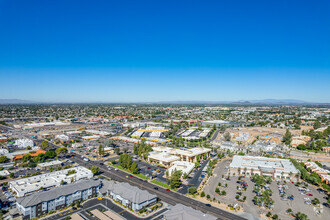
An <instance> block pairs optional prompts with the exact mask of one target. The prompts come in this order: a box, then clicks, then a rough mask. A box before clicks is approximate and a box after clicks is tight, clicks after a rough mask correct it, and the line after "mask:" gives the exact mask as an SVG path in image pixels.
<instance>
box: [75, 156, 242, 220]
mask: <svg viewBox="0 0 330 220" xmlns="http://www.w3.org/2000/svg"><path fill="white" fill-rule="evenodd" d="M74 155H75V157H74V158H73V159H72V160H73V161H75V162H76V163H78V164H80V165H82V166H86V167H90V166H92V165H95V166H98V167H99V168H100V171H102V172H103V175H104V176H106V177H108V178H111V179H113V180H116V181H119V182H128V183H130V184H131V185H133V186H137V187H139V188H140V189H143V190H148V191H149V192H150V193H153V194H156V195H157V196H158V198H160V199H161V200H162V201H164V202H166V203H168V204H171V205H175V204H177V203H181V204H183V205H186V206H190V207H192V208H194V209H197V210H200V211H202V212H204V213H208V214H210V215H214V216H216V217H218V218H219V219H235V220H236V219H237V220H241V219H244V218H242V217H240V216H237V215H235V214H233V213H230V212H227V211H224V210H221V209H218V208H216V207H212V206H211V207H210V206H206V205H205V204H204V203H202V202H200V201H197V200H195V199H192V198H189V197H186V196H183V195H181V194H180V193H176V192H172V191H166V190H165V189H163V188H162V187H158V190H156V189H155V188H154V187H155V185H153V184H151V183H149V182H147V181H143V180H142V179H139V178H137V177H134V176H133V177H128V178H127V177H126V176H127V173H125V172H123V171H121V170H118V171H114V170H111V171H109V170H108V169H107V168H106V167H105V166H104V165H103V166H102V165H100V164H99V162H94V161H89V162H85V161H83V160H82V159H81V157H80V156H79V155H76V154H74Z"/></svg>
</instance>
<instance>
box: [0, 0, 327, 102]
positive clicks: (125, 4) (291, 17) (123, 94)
mask: <svg viewBox="0 0 330 220" xmlns="http://www.w3.org/2000/svg"><path fill="white" fill-rule="evenodd" d="M329 10H330V2H329V1H326V0H321V1H318V2H317V4H316V3H315V2H312V1H298V0H296V1H290V2H288V1H284V0H283V1H282V0H280V1H248V2H247V1H243V0H241V1H238V0H237V1H235V0H234V1H179V2H178V1H163V2H161V1H98V2H97V3H95V2H91V1H56V2H47V1H37V0H31V1H23V0H21V1H20V0H18V1H6V0H5V1H1V2H0V27H1V29H2V30H3V32H2V34H1V35H0V48H1V49H0V79H1V86H0V99H23V100H31V101H37V102H161V101H195V100H196V101H240V100H259V99H297V100H303V101H307V102H322V103H330V83H329V82H330V41H329V39H330V26H329V24H330V14H329V13H328V12H329Z"/></svg>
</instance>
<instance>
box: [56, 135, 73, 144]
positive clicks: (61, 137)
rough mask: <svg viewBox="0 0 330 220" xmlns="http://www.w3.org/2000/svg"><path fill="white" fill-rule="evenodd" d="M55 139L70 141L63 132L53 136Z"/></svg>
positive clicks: (64, 141)
mask: <svg viewBox="0 0 330 220" xmlns="http://www.w3.org/2000/svg"><path fill="white" fill-rule="evenodd" d="M55 139H57V140H59V141H61V143H67V142H69V141H70V138H69V136H67V135H65V134H59V135H56V136H55Z"/></svg>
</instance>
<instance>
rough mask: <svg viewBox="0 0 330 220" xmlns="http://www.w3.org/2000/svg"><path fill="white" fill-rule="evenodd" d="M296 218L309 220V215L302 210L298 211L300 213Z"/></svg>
mask: <svg viewBox="0 0 330 220" xmlns="http://www.w3.org/2000/svg"><path fill="white" fill-rule="evenodd" d="M296 219H297V220H308V217H307V215H306V214H304V213H301V212H298V213H297V214H296Z"/></svg>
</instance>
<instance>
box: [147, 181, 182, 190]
mask: <svg viewBox="0 0 330 220" xmlns="http://www.w3.org/2000/svg"><path fill="white" fill-rule="evenodd" d="M150 182H151V183H153V184H156V185H158V186H161V187H164V188H166V189H171V190H173V191H177V190H178V189H177V188H171V187H170V186H169V185H168V184H166V183H163V182H159V181H157V180H151V181H150Z"/></svg>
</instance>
